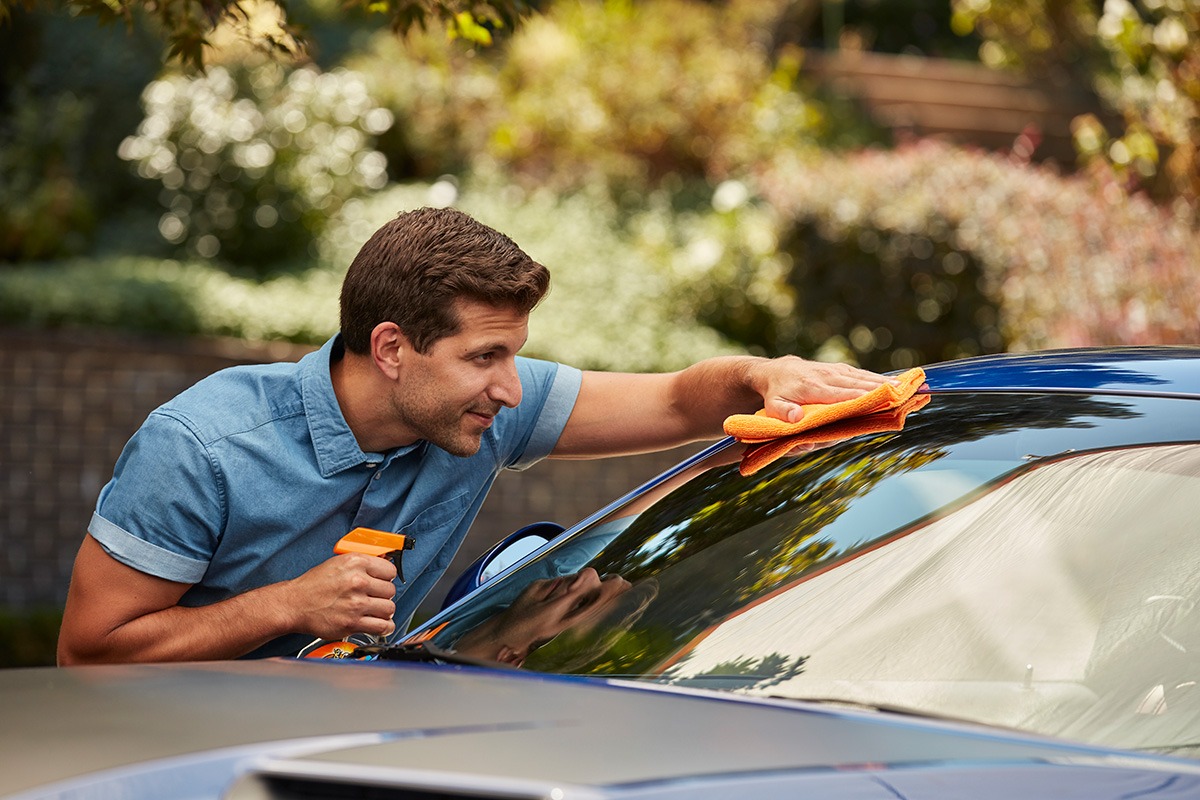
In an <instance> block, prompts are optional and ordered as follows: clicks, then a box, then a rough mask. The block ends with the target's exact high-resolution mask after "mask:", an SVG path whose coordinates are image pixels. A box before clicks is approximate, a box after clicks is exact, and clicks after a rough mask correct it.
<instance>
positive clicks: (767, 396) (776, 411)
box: [551, 356, 889, 458]
mask: <svg viewBox="0 0 1200 800" xmlns="http://www.w3.org/2000/svg"><path fill="white" fill-rule="evenodd" d="M887 380H889V379H888V378H886V377H884V376H882V375H877V374H876V373H873V372H868V371H866V370H862V369H858V368H857V367H852V366H850V365H848V364H831V363H825V362H819V361H807V360H805V359H801V358H797V357H795V356H785V357H782V358H773V359H768V358H755V357H752V356H722V357H718V358H710V359H707V360H705V361H701V362H699V363H697V364H694V365H693V366H691V367H688V368H687V369H684V370H681V371H679V372H672V373H663V374H648V375H645V374H628V373H610V372H585V373H584V375H583V383H582V385H581V386H580V389H579V397H578V399H577V400H576V401H575V408H574V409H573V410H572V412H571V416H570V418H569V419H568V420H567V425H566V428H565V429H564V430H563V433H562V436H560V437H559V440H558V444H557V445H556V446H555V448H554V451H553V453H552V454H551V457H552V458H595V457H599V456H610V455H624V454H629V453H645V452H652V451H655V450H663V449H666V448H669V447H675V446H677V445H681V444H686V443H688V442H694V441H698V440H702V439H712V438H717V437H720V436H721V435H722V430H721V425H722V423H723V422H724V421H725V418H726V417H727V416H729V415H730V414H739V413H753V412H755V411H758V410H759V409H761V408H765V409H766V410H767V413H768V414H770V415H772V416H774V417H777V418H779V419H785V420H789V421H796V420H798V419H799V418H800V416H801V414H802V413H803V412H802V411H801V409H800V406H801V405H803V404H805V403H835V402H839V401H842V400H850V399H853V398H855V397H858V396H859V395H861V394H863V393H865V392H869V391H871V390H872V389H874V388H876V387H877V386H879V385H880V384H882V383H884V382H885V381H887Z"/></svg>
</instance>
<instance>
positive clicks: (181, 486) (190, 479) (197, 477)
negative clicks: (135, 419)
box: [88, 412, 224, 583]
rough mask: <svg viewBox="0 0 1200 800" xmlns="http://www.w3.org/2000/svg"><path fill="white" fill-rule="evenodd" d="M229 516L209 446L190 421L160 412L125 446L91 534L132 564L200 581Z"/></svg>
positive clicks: (157, 573)
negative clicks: (187, 423)
mask: <svg viewBox="0 0 1200 800" xmlns="http://www.w3.org/2000/svg"><path fill="white" fill-rule="evenodd" d="M223 518H224V497H223V492H222V491H221V489H220V482H219V480H218V475H217V472H216V468H215V466H214V464H213V461H212V459H211V458H210V456H209V453H208V450H207V448H205V446H204V445H203V443H201V442H200V441H199V440H198V439H197V437H196V436H195V435H194V434H193V432H192V431H191V430H190V429H189V428H188V427H187V425H186V424H185V423H184V422H182V421H181V420H178V419H175V418H173V417H170V416H168V415H165V414H162V413H158V412H156V413H154V414H151V416H150V417H149V418H148V419H147V420H146V422H145V423H144V424H143V425H142V427H141V428H140V429H139V430H138V432H137V433H135V434H134V436H133V438H131V439H130V440H129V442H128V444H126V445H125V449H124V450H123V451H122V453H121V456H120V458H119V459H118V460H117V464H116V467H115V468H114V471H113V478H112V480H111V481H109V483H108V484H107V485H106V486H105V487H104V489H103V490H101V492H100V498H99V500H98V501H97V503H96V512H95V514H94V515H93V516H92V520H91V523H90V524H89V525H88V533H90V534H91V535H92V537H93V538H94V539H96V541H98V542H99V543H100V544H101V545H102V546H103V547H104V549H105V551H106V552H108V553H109V555H111V556H112V557H113V558H115V559H117V560H118V561H120V562H121V563H123V564H126V565H127V566H130V567H133V568H134V569H137V570H139V571H141V572H145V573H148V574H150V575H155V576H157V577H160V578H165V579H167V580H172V581H178V582H181V583H196V582H197V581H199V580H200V579H201V578H202V577H203V576H204V573H205V571H206V570H207V569H208V564H209V562H210V561H211V560H212V554H213V552H214V551H215V549H216V546H217V543H218V541H219V538H220V531H221V529H222V524H223V522H222V521H223Z"/></svg>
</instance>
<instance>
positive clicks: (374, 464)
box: [367, 461, 379, 469]
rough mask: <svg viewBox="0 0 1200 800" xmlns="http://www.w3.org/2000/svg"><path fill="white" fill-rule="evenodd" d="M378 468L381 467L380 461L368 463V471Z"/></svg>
mask: <svg viewBox="0 0 1200 800" xmlns="http://www.w3.org/2000/svg"><path fill="white" fill-rule="evenodd" d="M378 466H379V462H378V461H368V462H367V469H375V468H376V467H378Z"/></svg>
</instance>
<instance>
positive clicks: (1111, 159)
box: [952, 0, 1200, 219]
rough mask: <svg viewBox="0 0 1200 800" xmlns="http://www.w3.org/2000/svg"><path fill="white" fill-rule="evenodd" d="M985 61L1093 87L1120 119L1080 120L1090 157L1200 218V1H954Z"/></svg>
mask: <svg viewBox="0 0 1200 800" xmlns="http://www.w3.org/2000/svg"><path fill="white" fill-rule="evenodd" d="M952 2H953V6H954V13H955V25H956V27H957V29H959V30H961V31H963V32H967V31H976V32H978V33H979V34H980V35H981V36H982V37H983V39H984V43H983V44H982V46H981V49H980V55H981V57H982V59H983V61H984V62H985V63H988V64H991V65H993V66H998V67H1015V68H1018V69H1023V70H1025V71H1026V72H1029V73H1031V74H1034V75H1040V76H1044V77H1050V78H1055V77H1058V78H1062V77H1063V76H1067V77H1069V78H1070V79H1071V80H1074V81H1075V82H1076V83H1078V84H1081V85H1085V86H1086V85H1089V84H1090V85H1091V86H1092V87H1093V88H1094V89H1095V91H1097V92H1098V94H1099V95H1100V96H1101V97H1103V98H1104V99H1105V101H1106V102H1107V103H1108V104H1109V106H1110V107H1111V108H1112V109H1113V110H1115V111H1116V112H1117V113H1118V114H1120V115H1121V117H1122V118H1123V126H1122V128H1121V129H1119V130H1116V131H1110V130H1108V129H1106V127H1105V125H1104V124H1102V122H1101V121H1100V120H1098V119H1096V118H1095V117H1089V118H1083V119H1080V120H1077V122H1076V141H1077V144H1078V145H1079V148H1080V151H1081V154H1082V155H1083V156H1084V157H1086V158H1100V159H1103V160H1105V161H1106V162H1107V163H1108V164H1109V165H1111V166H1112V168H1113V169H1115V170H1116V172H1117V174H1118V175H1120V176H1121V177H1122V178H1123V179H1125V180H1126V181H1128V182H1130V183H1131V184H1133V185H1140V186H1143V187H1145V188H1147V189H1148V190H1150V191H1151V192H1152V193H1154V194H1155V195H1156V196H1157V197H1160V198H1166V199H1172V198H1180V199H1182V200H1183V201H1184V202H1186V203H1188V204H1189V205H1190V206H1191V207H1192V212H1193V213H1194V214H1196V215H1197V218H1198V219H1200V4H1197V3H1195V2H1192V1H1191V0H1107V2H1105V3H1103V4H1102V5H1101V4H1098V3H1094V2H1090V0H1066V1H1065V2H1045V0H1012V1H1011V2H996V1H995V0H952Z"/></svg>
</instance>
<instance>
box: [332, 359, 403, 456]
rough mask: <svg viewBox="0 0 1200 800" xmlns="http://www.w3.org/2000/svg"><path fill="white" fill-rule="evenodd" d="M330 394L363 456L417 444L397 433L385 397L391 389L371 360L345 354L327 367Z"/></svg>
mask: <svg viewBox="0 0 1200 800" xmlns="http://www.w3.org/2000/svg"><path fill="white" fill-rule="evenodd" d="M329 377H330V379H331V381H332V383H333V394H334V396H335V397H336V398H337V402H338V407H339V408H341V410H342V416H343V417H345V419H346V424H347V425H349V426H350V432H351V433H353V434H354V438H355V440H357V441H358V446H359V447H360V448H362V450H363V452H365V453H382V452H386V451H388V450H391V449H393V448H396V447H404V446H406V445H410V444H412V443H413V442H415V441H416V437H415V436H411V437H407V436H405V435H403V434H402V432H399V431H398V430H397V429H398V427H399V426H398V424H397V421H396V418H395V416H394V414H392V413H391V410H390V406H389V405H388V403H387V400H386V398H387V397H388V396H389V392H390V387H389V386H388V384H387V381H386V379H384V377H383V376H382V375H380V374H379V371H378V370H376V369H375V365H374V364H373V363H371V360H370V359H369V358H367V357H364V356H359V355H355V354H354V353H351V352H348V351H347V352H346V353H345V354H344V355H343V356H342V357H341V358H340V359H337V360H335V361H333V362H332V363H330V365H329Z"/></svg>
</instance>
